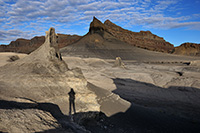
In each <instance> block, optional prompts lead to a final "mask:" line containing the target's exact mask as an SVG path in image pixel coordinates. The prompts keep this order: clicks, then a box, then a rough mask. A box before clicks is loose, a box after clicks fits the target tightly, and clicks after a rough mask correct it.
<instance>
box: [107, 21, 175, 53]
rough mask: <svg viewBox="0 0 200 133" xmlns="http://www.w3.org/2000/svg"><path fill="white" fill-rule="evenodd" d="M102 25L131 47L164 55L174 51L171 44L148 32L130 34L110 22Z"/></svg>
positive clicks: (130, 32)
mask: <svg viewBox="0 0 200 133" xmlns="http://www.w3.org/2000/svg"><path fill="white" fill-rule="evenodd" d="M104 25H105V27H106V30H107V31H108V32H109V33H111V34H112V35H113V36H115V37H116V38H119V39H120V40H122V41H125V42H127V43H129V44H131V45H133V46H137V47H140V48H144V49H148V50H151V51H158V52H164V53H171V52H172V50H173V49H174V47H173V45H172V44H170V43H169V42H166V41H165V40H164V39H163V38H162V37H159V36H157V35H154V34H152V33H151V32H150V31H140V32H132V31H129V30H125V29H123V28H121V27H120V26H117V25H115V24H114V23H112V22H111V21H110V20H106V21H105V22H104Z"/></svg>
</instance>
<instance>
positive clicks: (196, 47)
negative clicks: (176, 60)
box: [173, 43, 200, 56]
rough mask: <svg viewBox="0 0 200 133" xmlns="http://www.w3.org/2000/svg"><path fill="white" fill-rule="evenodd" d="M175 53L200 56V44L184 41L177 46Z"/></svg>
mask: <svg viewBox="0 0 200 133" xmlns="http://www.w3.org/2000/svg"><path fill="white" fill-rule="evenodd" d="M173 53H174V54H179V55H189V56H200V44H197V43H183V44H181V45H180V46H178V47H175V49H174V52H173Z"/></svg>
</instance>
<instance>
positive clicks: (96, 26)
mask: <svg viewBox="0 0 200 133" xmlns="http://www.w3.org/2000/svg"><path fill="white" fill-rule="evenodd" d="M105 29H106V28H105V25H104V24H103V23H102V22H101V21H100V20H98V19H97V18H96V17H93V21H92V22H91V23H90V29H89V32H90V33H91V34H93V33H102V32H103V31H105Z"/></svg>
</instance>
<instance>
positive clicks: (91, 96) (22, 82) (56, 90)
mask: <svg viewBox="0 0 200 133" xmlns="http://www.w3.org/2000/svg"><path fill="white" fill-rule="evenodd" d="M71 88H73V89H74V90H75V92H76V100H75V105H76V111H77V112H88V111H98V112H99V111H102V112H104V113H105V114H106V115H107V116H111V115H113V114H115V113H118V112H124V111H126V110H127V109H128V108H129V106H130V103H129V102H127V101H125V100H123V99H121V98H119V96H117V95H115V94H112V93H111V92H109V91H106V90H104V89H102V88H97V87H95V86H94V85H91V84H90V83H88V82H87V80H86V79H85V77H84V76H83V74H82V72H81V69H79V68H74V69H69V68H68V66H67V64H66V63H65V62H64V61H63V60H62V57H61V55H60V53H59V48H58V44H57V36H56V34H55V29H54V28H50V29H49V31H47V32H46V36H45V42H44V44H43V45H41V46H40V47H39V48H38V49H37V50H35V51H34V52H32V53H31V54H29V55H28V56H26V57H24V58H22V59H20V60H17V61H15V62H12V63H8V64H6V65H5V66H2V67H1V68H0V104H1V107H0V118H1V119H4V118H6V117H9V116H8V115H10V113H6V112H7V109H13V112H14V113H15V114H17V115H18V116H19V119H17V120H16V119H14V118H13V117H14V116H13V117H10V119H8V120H7V124H3V123H4V121H0V125H7V126H5V127H1V126H0V131H5V132H9V131H11V130H12V128H13V127H11V126H10V125H9V123H14V120H16V121H23V122H22V123H21V124H18V125H15V126H14V128H17V129H18V130H19V131H20V132H22V131H21V130H20V129H21V128H22V127H23V125H24V124H25V125H33V124H34V122H35V119H38V118H37V117H40V116H41V115H42V113H45V115H49V114H48V112H49V113H50V114H51V115H52V116H51V115H49V117H47V119H45V117H44V118H43V117H41V119H39V120H38V121H37V123H38V125H40V124H42V125H44V126H45V124H44V121H46V122H49V123H53V125H52V126H49V125H48V124H46V127H45V128H38V125H37V126H35V127H34V126H33V127H32V128H34V129H30V130H29V128H30V127H31V126H27V127H23V129H24V131H23V132H33V131H38V130H39V131H42V130H44V129H45V130H48V129H51V128H53V127H54V128H56V127H58V126H57V125H58V124H59V125H60V124H61V123H60V122H59V120H60V119H61V118H62V117H64V116H65V115H68V112H69V101H68V99H69V97H68V92H69V91H70V89H71ZM97 89H98V90H97ZM6 103H9V104H11V105H10V106H7V104H6ZM107 106H109V107H111V108H106V107H107ZM118 106H120V108H118ZM19 109H21V110H19ZM39 110H42V112H41V111H39ZM20 111H21V112H20ZM27 111H30V112H35V111H36V113H35V116H34V115H33V116H31V115H32V113H30V112H27ZM43 111H45V112H43ZM59 111H60V112H59ZM37 112H38V113H39V114H37ZM11 113H12V112H11ZM57 113H58V114H57ZM55 114H56V115H55ZM64 114H65V115H64ZM26 115H27V116H26ZM29 115H30V116H29ZM57 115H58V116H57ZM36 116H37V117H36ZM24 117H26V118H27V119H33V122H32V121H31V120H27V121H24ZM57 117H59V118H57ZM60 117H61V118H60ZM65 117H67V116H65ZM65 120H68V119H67V118H66V119H65ZM54 123H57V125H56V124H54ZM65 123H66V122H65ZM65 123H64V126H66V124H65ZM50 125H51V124H50ZM60 126H63V125H60ZM18 130H17V131H18Z"/></svg>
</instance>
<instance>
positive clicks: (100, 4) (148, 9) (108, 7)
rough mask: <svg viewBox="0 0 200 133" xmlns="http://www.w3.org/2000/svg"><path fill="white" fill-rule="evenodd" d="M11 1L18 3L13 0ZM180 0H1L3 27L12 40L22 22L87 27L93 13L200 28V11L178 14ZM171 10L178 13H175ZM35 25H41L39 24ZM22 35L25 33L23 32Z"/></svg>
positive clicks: (101, 16)
mask: <svg viewBox="0 0 200 133" xmlns="http://www.w3.org/2000/svg"><path fill="white" fill-rule="evenodd" d="M11 1H12V3H14V4H9V3H10V2H11ZM178 3H179V0H118V1H117V0H115V1H113V0H59V1H57V0H28V1H25V0H4V1H3V0H0V8H1V9H2V10H0V17H1V18H0V23H1V27H0V31H9V32H8V33H6V32H4V33H5V35H4V36H6V37H7V39H8V40H9V36H10V38H13V37H15V36H14V35H11V34H9V33H10V32H11V31H12V30H11V29H19V28H18V27H19V26H21V27H22V26H23V25H26V26H25V27H27V28H30V32H31V33H32V32H34V30H36V29H41V30H44V27H45V29H46V28H47V27H48V26H51V25H54V23H55V24H57V25H58V24H59V25H62V26H63V27H65V26H66V25H68V26H69V25H70V26H71V25H75V24H81V25H83V27H87V26H88V25H89V22H90V21H91V20H92V17H93V16H97V18H99V19H100V20H105V19H111V20H112V21H114V22H122V23H126V24H127V25H140V26H143V27H148V28H158V29H159V28H166V29H170V28H179V27H187V28H193V27H194V26H195V27H196V28H197V29H199V30H200V28H199V22H194V21H192V18H196V19H197V20H198V19H199V13H194V15H190V16H181V15H184V14H183V13H181V14H178V13H177V12H176V10H175V9H178V8H179V12H181V10H182V9H181V8H182V6H179V4H178ZM168 12H171V14H173V13H174V14H176V15H173V17H172V16H170V15H168ZM33 25H37V28H35V27H34V26H33ZM62 26H60V27H62ZM25 27H24V28H23V30H25ZM40 27H41V28H40ZM71 27H73V26H71ZM74 27H75V26H74ZM10 30H11V31H10ZM20 35H21V37H23V36H24V34H23V33H22V34H20ZM17 37H19V36H17Z"/></svg>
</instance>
